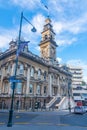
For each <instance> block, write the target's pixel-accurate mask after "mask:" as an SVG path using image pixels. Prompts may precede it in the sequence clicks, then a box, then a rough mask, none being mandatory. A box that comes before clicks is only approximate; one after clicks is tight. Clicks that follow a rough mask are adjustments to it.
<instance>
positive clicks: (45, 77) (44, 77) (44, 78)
mask: <svg viewBox="0 0 87 130" xmlns="http://www.w3.org/2000/svg"><path fill="white" fill-rule="evenodd" d="M44 79H45V80H46V71H45V72H44Z"/></svg>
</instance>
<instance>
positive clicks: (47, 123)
mask: <svg viewBox="0 0 87 130" xmlns="http://www.w3.org/2000/svg"><path fill="white" fill-rule="evenodd" d="M36 124H44V125H45V124H46V125H53V123H49V122H38V123H36Z"/></svg>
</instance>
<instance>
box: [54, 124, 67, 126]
mask: <svg viewBox="0 0 87 130" xmlns="http://www.w3.org/2000/svg"><path fill="white" fill-rule="evenodd" d="M56 125H58V126H69V124H56Z"/></svg>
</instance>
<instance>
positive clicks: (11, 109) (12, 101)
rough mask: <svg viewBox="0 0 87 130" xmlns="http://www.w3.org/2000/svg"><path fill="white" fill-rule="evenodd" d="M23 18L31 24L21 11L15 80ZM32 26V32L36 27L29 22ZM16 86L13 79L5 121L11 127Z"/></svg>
mask: <svg viewBox="0 0 87 130" xmlns="http://www.w3.org/2000/svg"><path fill="white" fill-rule="evenodd" d="M23 19H25V20H26V21H27V22H28V23H29V24H31V23H30V22H29V21H28V20H27V19H26V18H25V17H24V16H23V12H22V13H21V19H20V28H19V36H18V45H17V51H16V59H15V73H14V79H15V80H16V74H17V67H18V56H17V54H18V50H19V47H20V43H21V30H22V20H23ZM31 26H32V27H33V28H32V29H31V31H32V32H36V28H35V27H34V26H33V25H32V24H31ZM15 87H16V82H14V81H13V91H12V98H11V106H10V110H9V119H8V123H7V127H12V118H13V104H14V91H15Z"/></svg>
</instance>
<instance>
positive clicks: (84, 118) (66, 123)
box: [0, 112, 87, 130]
mask: <svg viewBox="0 0 87 130" xmlns="http://www.w3.org/2000/svg"><path fill="white" fill-rule="evenodd" d="M7 121H8V112H0V128H1V127H2V126H6V124H7ZM19 125H20V126H21V127H22V129H23V128H24V127H25V126H27V127H28V126H29V128H30V127H31V129H30V130H39V129H41V130H42V129H43V130H44V129H45V130H48V129H47V128H49V129H50V130H51V129H54V127H55V129H54V130H56V128H61V129H59V130H62V129H63V128H64V130H68V128H69V127H70V130H75V129H76V130H77V128H78V130H80V129H81V130H85V129H87V113H85V114H83V115H78V114H73V113H72V114H69V113H63V112H25V113H23V112H22V113H20V112H19V113H18V112H17V113H16V112H15V113H14V116H13V126H15V127H19ZM33 127H34V128H33ZM22 129H21V130H22Z"/></svg>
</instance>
